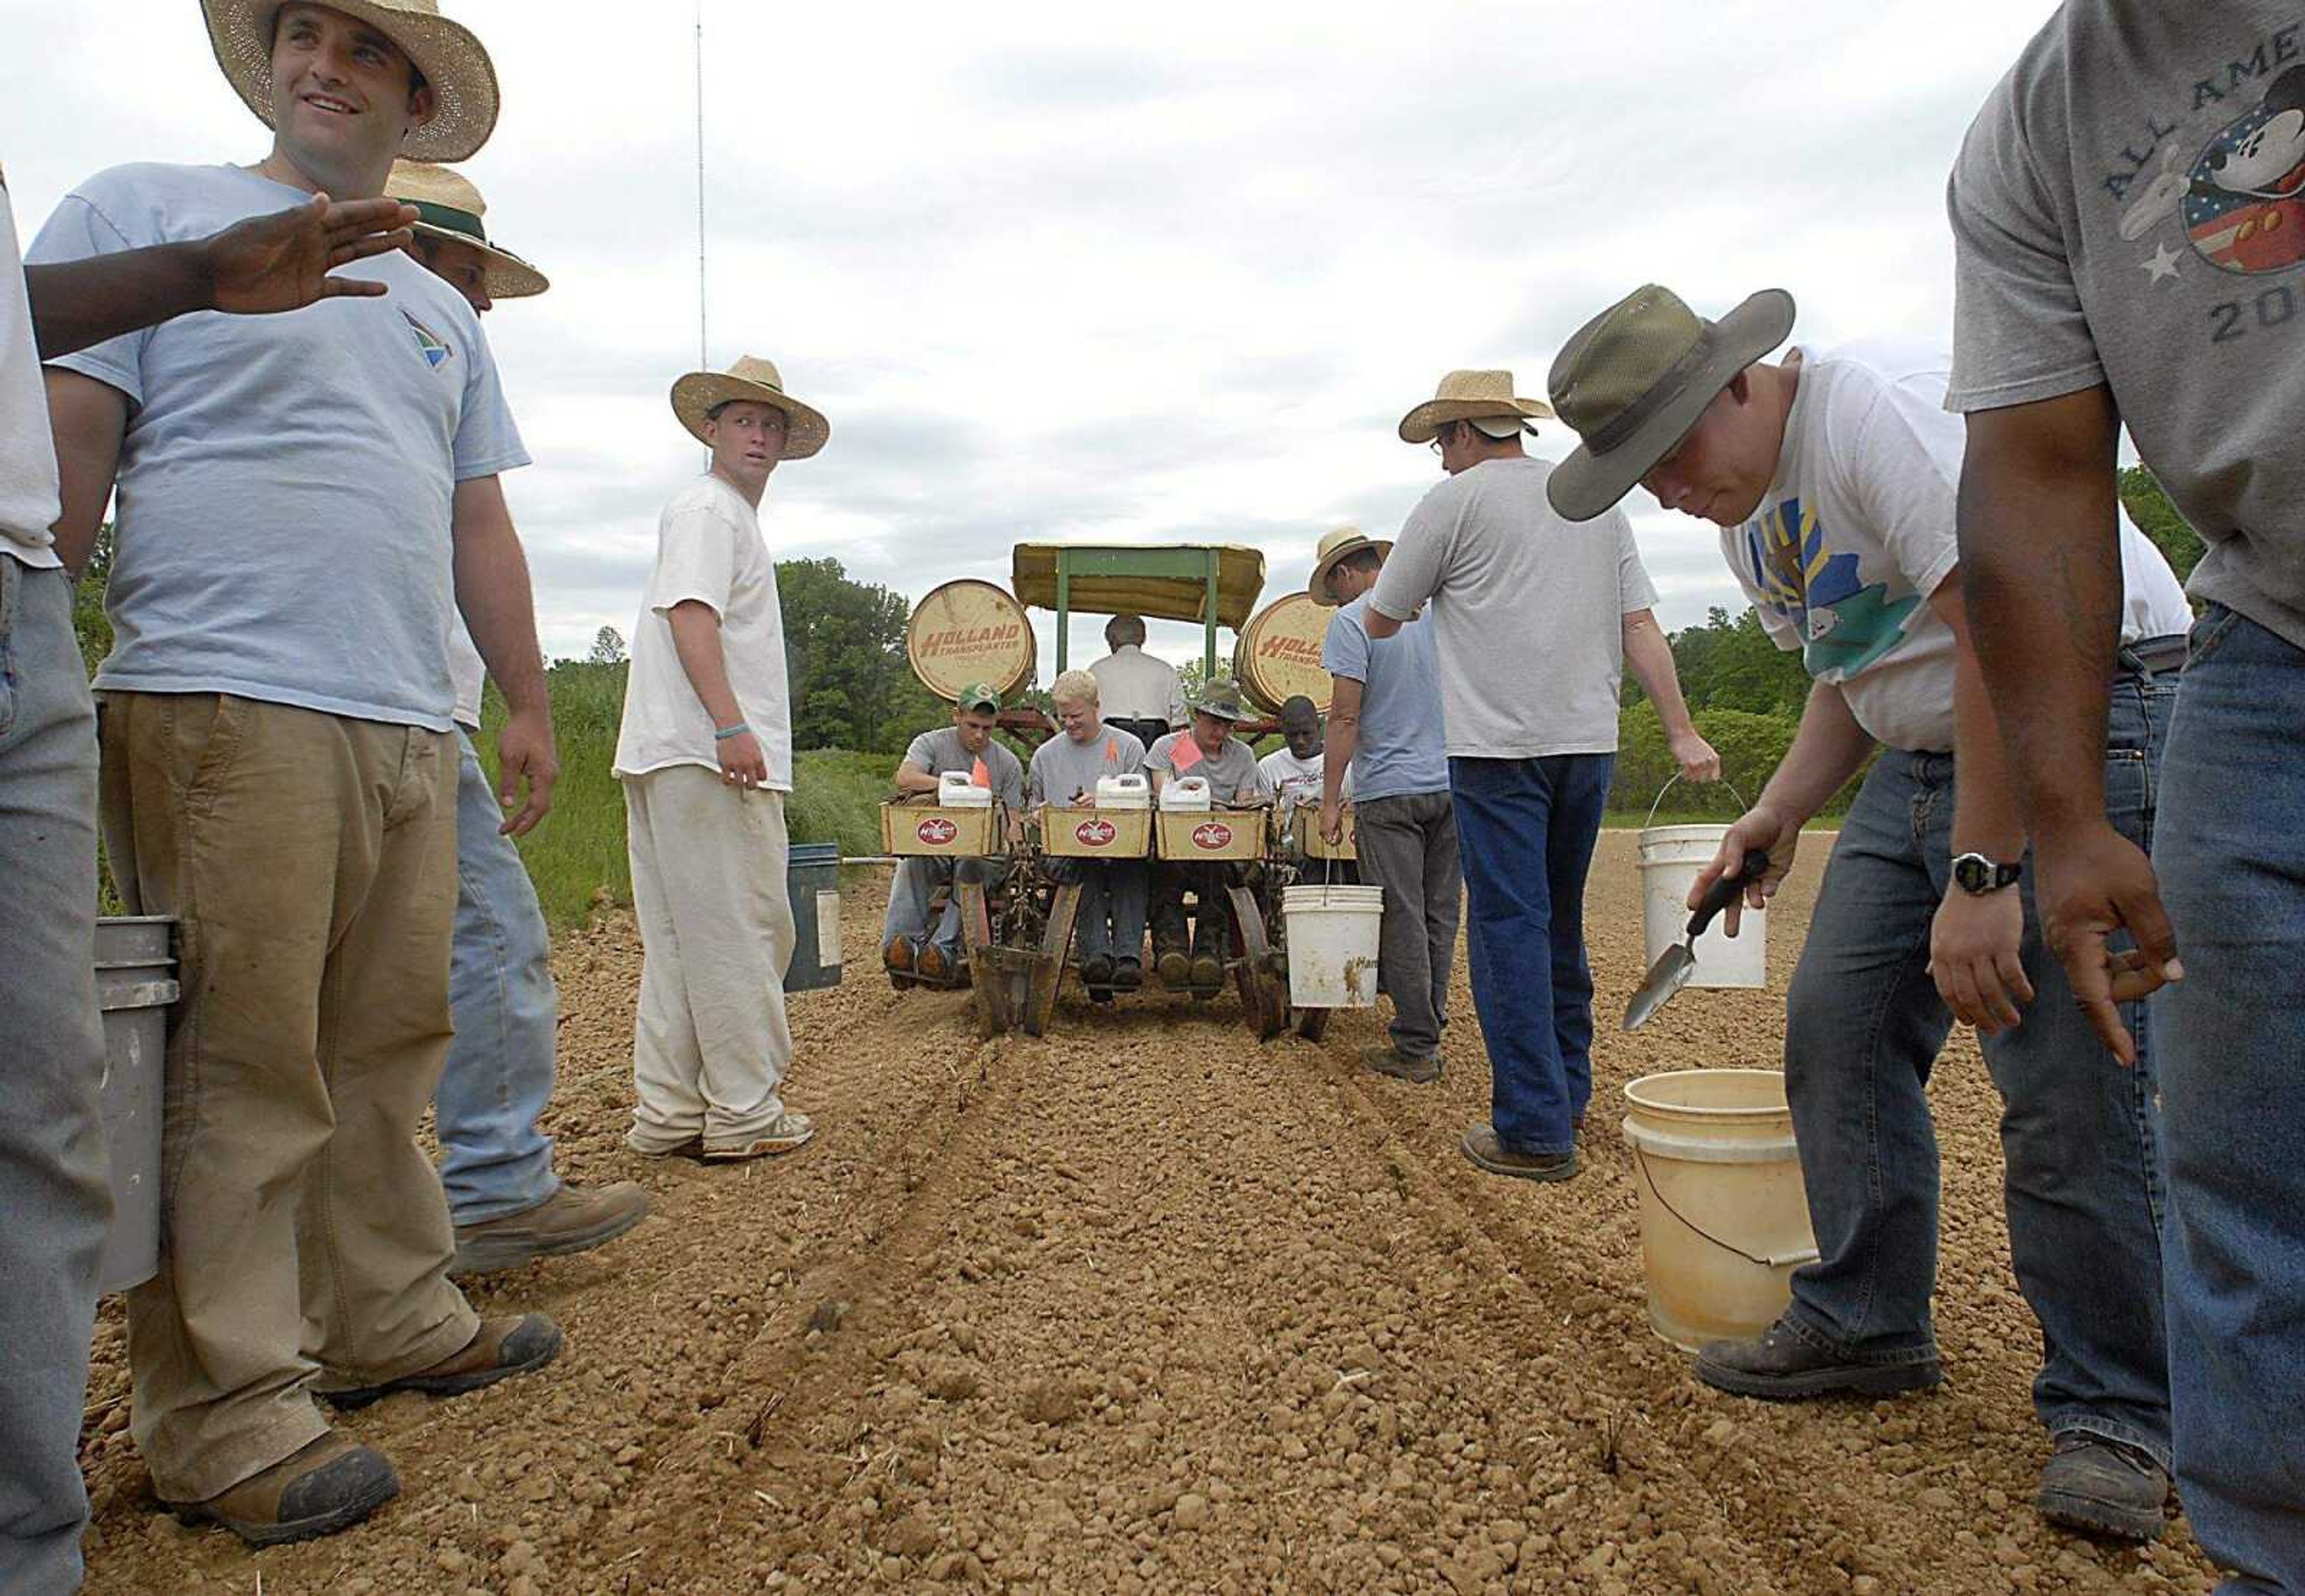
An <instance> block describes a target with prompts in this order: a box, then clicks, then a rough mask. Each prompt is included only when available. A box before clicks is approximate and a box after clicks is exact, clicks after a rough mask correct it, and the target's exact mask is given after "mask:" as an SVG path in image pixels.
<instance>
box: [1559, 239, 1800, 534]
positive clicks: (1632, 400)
mask: <svg viewBox="0 0 2305 1596" xmlns="http://www.w3.org/2000/svg"><path fill="white" fill-rule="evenodd" d="M1792 330H1793V296H1792V295H1791V294H1790V293H1786V292H1785V291H1784V290H1783V289H1782V288H1764V289H1763V290H1761V292H1760V293H1756V294H1754V295H1753V296H1752V297H1751V298H1750V299H1748V300H1747V301H1745V302H1744V303H1743V304H1741V305H1739V306H1738V307H1737V308H1736V309H1735V310H1731V311H1730V312H1729V314H1728V315H1726V316H1723V317H1722V318H1721V319H1720V320H1718V321H1707V320H1705V318H1703V317H1701V316H1699V315H1697V312H1696V311H1694V310H1690V309H1689V308H1688V306H1687V305H1686V304H1684V303H1682V302H1681V300H1680V295H1678V294H1676V293H1673V292H1672V291H1671V289H1669V288H1660V287H1658V286H1657V285H1656V284H1654V283H1650V284H1646V285H1644V286H1642V287H1640V288H1637V289H1635V290H1634V291H1633V292H1632V293H1629V294H1627V295H1626V296H1625V297H1624V298H1623V299H1620V300H1619V301H1617V302H1616V303H1615V304H1613V305H1612V306H1610V307H1609V308H1608V309H1607V310H1603V311H1602V312H1601V314H1599V315H1598V316H1595V318H1593V319H1592V320H1590V321H1588V322H1586V324H1585V325H1584V326H1583V327H1579V328H1578V329H1577V332H1576V335H1575V336H1573V337H1571V338H1570V339H1569V342H1568V343H1567V344H1563V345H1561V353H1560V356H1559V357H1558V358H1557V359H1555V360H1554V361H1553V362H1552V376H1551V377H1550V378H1548V379H1547V380H1546V385H1545V386H1547V387H1548V388H1550V389H1551V390H1552V402H1553V403H1554V404H1555V405H1557V406H1559V407H1560V411H1561V420H1564V421H1567V422H1568V423H1569V426H1570V427H1572V428H1573V429H1576V432H1577V435H1578V437H1580V438H1582V439H1583V440H1584V442H1582V443H1581V444H1579V445H1578V447H1577V450H1576V452H1575V453H1574V454H1570V455H1569V458H1568V459H1566V460H1564V461H1562V462H1561V463H1560V464H1559V465H1556V466H1554V467H1553V468H1552V475H1551V476H1549V477H1547V478H1546V479H1545V482H1544V493H1545V497H1547V498H1549V499H1551V500H1552V507H1553V508H1554V509H1555V510H1557V511H1559V512H1560V513H1561V515H1563V516H1564V517H1566V518H1567V519H1569V520H1570V521H1590V520H1592V519H1593V518H1594V517H1595V515H1598V514H1602V513H1603V511H1605V510H1607V509H1608V508H1609V506H1610V505H1613V504H1615V503H1616V502H1617V501H1618V500H1619V499H1620V498H1622V497H1625V495H1626V494H1628V493H1629V492H1631V491H1632V489H1633V486H1634V484H1636V483H1637V482H1638V481H1639V480H1641V479H1642V478H1643V477H1646V476H1647V475H1648V474H1649V471H1651V470H1652V469H1653V468H1654V466H1655V465H1656V463H1657V462H1658V461H1660V460H1662V459H1663V458H1664V457H1665V456H1666V455H1667V454H1671V453H1672V451H1673V449H1674V448H1675V447H1676V446H1678V445H1679V444H1680V440H1681V439H1682V438H1684V437H1688V429H1690V428H1692V427H1694V426H1696V425H1697V418H1698V417H1699V416H1701V415H1703V414H1704V413H1705V406H1706V405H1708V404H1710V403H1713V399H1714V395H1716V394H1718V393H1720V392H1721V390H1722V389H1723V388H1725V387H1727V386H1729V385H1730V383H1731V381H1733V380H1734V379H1735V378H1736V376H1737V374H1738V373H1739V371H1742V370H1743V369H1745V368H1746V367H1748V366H1749V365H1751V364H1752V363H1753V362H1754V361H1757V360H1759V359H1760V358H1761V357H1762V356H1763V355H1765V354H1766V353H1768V352H1769V351H1771V350H1773V349H1774V348H1775V347H1776V346H1777V345H1778V344H1782V343H1783V342H1784V341H1785V340H1786V339H1787V338H1788V337H1790V335H1792Z"/></svg>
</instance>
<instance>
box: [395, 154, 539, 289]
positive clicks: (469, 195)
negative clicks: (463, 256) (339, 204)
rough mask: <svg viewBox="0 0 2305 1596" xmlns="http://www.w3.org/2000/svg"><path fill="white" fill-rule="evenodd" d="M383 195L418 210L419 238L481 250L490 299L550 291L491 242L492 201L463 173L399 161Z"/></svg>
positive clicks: (536, 273) (536, 274) (521, 263)
mask: <svg viewBox="0 0 2305 1596" xmlns="http://www.w3.org/2000/svg"><path fill="white" fill-rule="evenodd" d="M384 192H385V196H386V198H387V199H392V200H400V201H401V202H403V203H404V204H407V205H413V206H414V207H415V208H416V213H417V221H416V224H415V226H414V231H415V232H418V233H422V234H423V235H424V236H425V237H427V238H437V239H439V240H441V241H443V242H447V243H458V244H465V245H469V246H470V247H471V248H472V249H474V250H479V251H480V254H481V262H482V278H481V280H482V282H483V283H484V284H486V286H487V288H488V291H489V298H490V299H492V300H500V299H526V298H528V297H529V296H531V295H532V294H539V293H543V292H544V291H545V290H546V289H548V288H549V287H551V286H552V284H551V283H550V282H549V281H548V280H547V279H546V277H545V276H544V274H543V273H542V272H540V271H539V270H537V269H536V268H535V267H532V266H531V265H529V263H528V262H527V261H525V260H523V259H521V258H520V257H519V256H517V255H515V254H514V253H513V252H512V251H511V250H507V249H506V248H505V247H504V246H503V245H501V244H494V243H490V242H489V234H488V229H487V228H485V227H483V226H481V216H483V215H484V214H486V212H487V210H488V208H489V206H488V201H487V200H483V199H481V191H480V190H478V189H476V188H474V187H473V186H472V182H471V180H469V179H468V178H466V177H465V176H464V174H463V173H461V172H455V171H451V170H450V169H449V168H447V167H446V166H433V165H431V164H430V163H429V162H426V161H395V162H393V163H392V175H391V176H390V177H387V178H386V179H385V180H384Z"/></svg>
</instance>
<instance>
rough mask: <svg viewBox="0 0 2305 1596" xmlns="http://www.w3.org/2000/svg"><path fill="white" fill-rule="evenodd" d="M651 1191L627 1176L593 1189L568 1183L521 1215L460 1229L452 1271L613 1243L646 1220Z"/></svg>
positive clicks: (492, 1267)
mask: <svg viewBox="0 0 2305 1596" xmlns="http://www.w3.org/2000/svg"><path fill="white" fill-rule="evenodd" d="M648 1210H649V1200H648V1193H646V1192H643V1191H642V1190H641V1189H640V1187H639V1186H637V1185H635V1184H633V1183H632V1182H631V1181H628V1180H620V1181H618V1182H617V1184H614V1185H608V1186H602V1187H600V1189H599V1190H597V1191H590V1190H587V1189H586V1188H584V1187H583V1186H580V1185H576V1184H574V1183H572V1182H569V1181H563V1182H561V1183H560V1188H559V1190H557V1191H556V1192H554V1193H552V1195H551V1196H549V1197H548V1198H546V1199H545V1200H544V1201H542V1202H540V1203H538V1204H537V1205H536V1206H535V1207H534V1208H532V1209H528V1210H524V1211H523V1212H521V1213H516V1214H506V1215H505V1216H504V1217H503V1218H500V1219H483V1220H482V1221H481V1223H479V1224H477V1225H459V1226H457V1227H456V1261H455V1262H454V1263H452V1264H450V1265H449V1266H448V1272H449V1273H450V1274H452V1275H486V1274H492V1273H494V1272H495V1271H496V1270H498V1269H518V1268H519V1267H520V1266H521V1265H522V1264H523V1263H529V1262H532V1261H535V1260H536V1259H539V1258H551V1257H555V1256H557V1255H558V1254H560V1253H563V1252H586V1251H589V1250H590V1249H591V1248H593V1247H597V1246H599V1245H600V1244H602V1243H603V1242H610V1241H614V1240H615V1239H616V1238H617V1237H618V1236H620V1235H624V1233H625V1231H627V1230H630V1229H631V1228H632V1227H634V1226H635V1225H637V1224H639V1223H640V1222H641V1220H642V1219H643V1218H646V1217H647V1215H648Z"/></svg>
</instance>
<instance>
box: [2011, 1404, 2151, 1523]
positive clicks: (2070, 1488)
mask: <svg viewBox="0 0 2305 1596" xmlns="http://www.w3.org/2000/svg"><path fill="white" fill-rule="evenodd" d="M2168 1500H2169V1474H2168V1471H2167V1470H2165V1469H2164V1468H2163V1467H2162V1466H2161V1465H2160V1464H2157V1463H2156V1462H2154V1461H2153V1457H2152V1455H2151V1454H2150V1453H2148V1452H2147V1451H2145V1450H2144V1449H2143V1448H2142V1447H2132V1446H2131V1445H2130V1444H2129V1443H2128V1442H2126V1441H2116V1440H2111V1439H2107V1438H2105V1437H2104V1436H2101V1435H2091V1434H2089V1433H2088V1431H2086V1430H2068V1431H2066V1432H2065V1433H2064V1434H2063V1435H2061V1436H2059V1437H2057V1439H2056V1447H2055V1450H2054V1451H2053V1452H2052V1453H2050V1455H2049V1461H2048V1462H2047V1463H2046V1464H2045V1465H2043V1467H2042V1469H2041V1489H2040V1490H2039V1492H2038V1493H2037V1495H2035V1497H2034V1498H2033V1506H2034V1507H2037V1508H2038V1509H2040V1513H2041V1516H2042V1517H2044V1518H2046V1519H2047V1520H2048V1521H2049V1522H2050V1523H2051V1524H2063V1526H2064V1527H2065V1528H2067V1529H2069V1530H2082V1531H2086V1532H2088V1533H2090V1534H2095V1535H2109V1536H2112V1537H2113V1538H2114V1539H2115V1540H2118V1541H2157V1540H2159V1539H2160V1538H2161V1531H2162V1529H2163V1528H2164V1527H2165V1524H2166V1523H2167V1520H2166V1518H2165V1515H2164V1513H2163V1509H2164V1508H2165V1507H2166V1506H2167V1504H2168Z"/></svg>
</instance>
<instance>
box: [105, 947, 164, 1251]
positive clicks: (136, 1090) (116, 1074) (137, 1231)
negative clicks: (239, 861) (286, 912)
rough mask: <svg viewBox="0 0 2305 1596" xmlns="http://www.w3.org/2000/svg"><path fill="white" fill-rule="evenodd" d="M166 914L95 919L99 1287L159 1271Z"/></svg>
mask: <svg viewBox="0 0 2305 1596" xmlns="http://www.w3.org/2000/svg"><path fill="white" fill-rule="evenodd" d="M175 929H176V921H175V917H174V915H166V914H134V915H120V916H115V917H110V918H106V919H103V920H99V921H97V922H96V1001H97V1006H98V1008H100V1009H102V1010H103V1011H104V1076H103V1079H102V1080H101V1081H100V1082H98V1094H99V1097H100V1099H101V1101H102V1103H103V1106H104V1137H105V1143H106V1151H107V1152H108V1154H109V1155H110V1159H109V1161H110V1174H111V1178H112V1228H111V1230H110V1231H109V1232H108V1233H107V1234H106V1237H105V1243H104V1254H103V1256H102V1257H101V1258H100V1259H99V1260H98V1262H97V1266H96V1288H97V1289H98V1291H103V1292H113V1291H125V1290H127V1289H128V1288H129V1287H130V1286H140V1285H142V1284H143V1283H144V1282H145V1281H147V1280H149V1279H150V1278H152V1277H153V1276H154V1275H155V1274H157V1272H158V1271H159V1268H160V1115H161V1071H162V1066H163V1063H164V1061H165V1059H166V1054H167V1049H168V1009H169V1007H170V1006H171V1005H173V1004H174V1002H175V1001H176V999H177V997H178V996H179V989H178V987H177V984H176V959H175V949H174V943H173V940H172V938H173V937H174V932H175Z"/></svg>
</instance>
